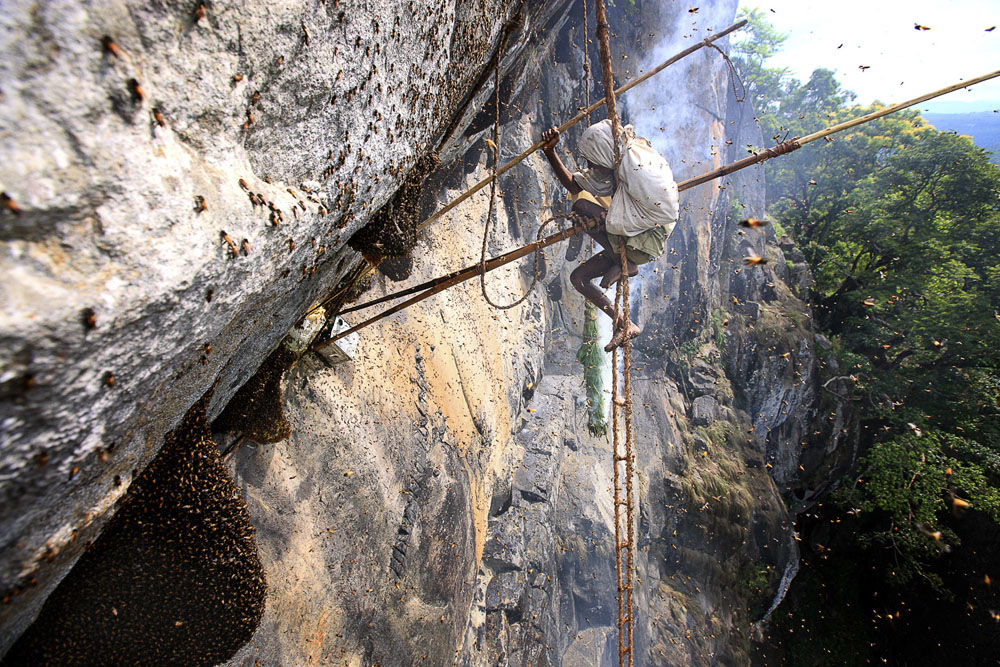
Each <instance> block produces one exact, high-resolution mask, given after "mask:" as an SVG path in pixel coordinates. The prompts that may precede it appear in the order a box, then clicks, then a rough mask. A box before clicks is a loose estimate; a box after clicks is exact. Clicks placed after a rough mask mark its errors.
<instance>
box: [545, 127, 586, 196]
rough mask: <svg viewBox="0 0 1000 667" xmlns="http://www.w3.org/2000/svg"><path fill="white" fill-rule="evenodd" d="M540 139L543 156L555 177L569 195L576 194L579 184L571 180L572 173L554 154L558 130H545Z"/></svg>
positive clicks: (557, 140)
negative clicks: (543, 143) (542, 144)
mask: <svg viewBox="0 0 1000 667" xmlns="http://www.w3.org/2000/svg"><path fill="white" fill-rule="evenodd" d="M542 141H544V142H545V145H544V146H542V152H544V153H545V157H546V158H547V159H548V161H549V164H551V165H552V171H554V172H555V175H556V178H557V179H559V182H560V183H561V184H562V186H563V187H564V188H566V189H567V190H569V193H570V194H571V195H576V194H579V193H580V190H581V188H580V186H579V185H577V184H576V181H574V180H573V174H571V173H569V170H568V169H566V165H564V164H563V163H562V160H560V159H559V156H558V155H556V144H558V143H559V130H557V129H556V128H554V127H553V128H552V129H551V130H546V131H545V132H544V133H542Z"/></svg>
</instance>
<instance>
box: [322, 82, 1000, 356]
mask: <svg viewBox="0 0 1000 667" xmlns="http://www.w3.org/2000/svg"><path fill="white" fill-rule="evenodd" d="M998 76H1000V70H997V71H995V72H990V73H989V74H984V75H983V76H979V77H976V78H974V79H969V80H968V81H963V82H960V83H956V84H954V85H951V86H948V87H946V88H940V89H938V90H935V91H934V92H932V93H927V94H926V95H921V96H920V97H916V98H914V99H912V100H908V101H906V102H901V103H899V104H894V105H892V106H890V107H886V108H884V109H879V110H878V111H873V112H872V113H869V114H865V115H864V116H859V117H858V118H854V119H852V120H848V121H845V122H843V123H839V124H837V125H833V126H831V127H828V128H826V129H823V130H819V131H818V132H813V133H812V134H807V135H806V136H804V137H802V138H800V139H791V140H789V141H785V142H782V143H780V144H778V145H776V146H772V147H771V148H767V149H765V150H763V151H760V152H759V153H757V154H756V155H751V156H749V157H746V158H743V159H742V160H738V161H736V162H732V163H730V164H727V165H726V166H724V167H719V168H718V169H714V170H712V171H710V172H708V173H705V174H702V175H701V176H696V177H694V178H689V179H687V180H685V181H681V182H680V183H678V184H677V190H678V191H679V192H683V191H684V190H688V189H690V188H693V187H695V186H698V185H701V184H702V183H706V182H708V181H711V180H714V179H716V178H719V177H721V176H725V175H727V174H731V173H733V172H734V171H739V170H740V169H744V168H746V167H749V166H750V165H754V164H758V163H760V162H763V161H764V160H767V159H769V158H772V157H776V156H778V155H783V154H785V153H788V152H790V151H793V150H795V149H797V148H800V147H801V146H804V145H805V144H808V143H810V142H812V141H816V140H817V139H822V138H823V137H828V136H830V135H831V134H834V133H835V132H841V131H843V130H847V129H849V128H852V127H856V126H858V125H861V124H862V123H867V122H870V121H873V120H875V119H877V118H882V117H883V116H887V115H889V114H891V113H894V112H896V111H899V110H901V109H905V108H907V107H910V106H913V105H914V104H920V103H921V102H926V101H927V100H930V99H933V98H935V97H940V96H941V95H946V94H947V93H951V92H954V91H956V90H960V89H962V88H966V87H968V86H974V85H976V84H977V83H982V82H983V81H988V80H989V79H994V78H996V77H998ZM582 231H584V228H583V227H581V226H578V225H577V226H573V227H571V228H569V229H565V230H563V231H561V232H556V233H555V234H552V235H551V236H547V237H545V238H544V239H541V240H539V241H535V242H534V243H529V244H528V245H526V246H522V247H520V248H518V249H516V250H512V251H511V252H508V253H506V254H504V255H500V256H499V257H494V258H493V259H491V260H489V261H487V262H486V270H487V271H492V270H493V269H496V268H499V267H501V266H503V265H505V264H509V263H510V262H513V261H515V260H518V259H520V258H522V257H524V256H525V255H528V254H530V253H532V252H533V251H535V250H540V249H542V248H545V247H548V246H550V245H552V244H553V243H558V242H559V241H563V240H565V239H568V238H570V237H571V236H576V235H577V234H579V233H580V232H582ZM480 270H481V267H480V265H479V264H474V265H472V266H468V267H466V268H464V269H462V270H460V271H454V272H452V273H449V274H448V275H446V276H442V277H441V278H435V279H434V280H430V281H427V282H426V283H423V284H422V285H417V286H416V287H410V288H407V289H406V290H403V291H402V292H398V293H396V294H390V295H388V296H385V297H382V298H381V299H376V300H374V301H370V302H368V303H366V304H362V305H361V306H357V307H356V308H353V309H352V310H360V309H361V308H366V307H368V306H373V305H375V304H377V303H383V302H385V301H389V300H391V299H394V298H397V297H400V296H404V295H406V294H412V293H413V292H416V291H419V290H421V289H424V288H426V287H429V288H430V289H428V290H427V291H426V292H424V293H422V294H418V295H417V296H415V297H413V298H412V299H408V300H407V301H404V302H403V303H400V304H398V305H396V306H393V307H392V308H389V309H388V310H385V311H383V312H381V313H379V314H378V315H375V316H374V317H370V318H368V319H367V320H365V321H364V322H362V323H361V324H358V325H356V326H353V327H351V328H350V329H348V330H347V331H344V332H343V333H340V334H337V335H336V336H332V337H331V338H328V339H326V340H324V341H321V342H320V343H316V344H314V345H313V347H314V348H315V347H317V346H322V345H324V344H325V343H327V342H332V341H335V340H337V339H339V338H343V337H344V336H346V335H348V334H351V333H354V332H355V331H357V330H359V329H363V328H365V327H366V326H368V325H369V324H372V323H374V322H377V321H378V320H381V319H382V318H384V317H388V316H389V315H392V314H393V313H398V312H399V311H401V310H403V309H404V308H406V307H407V306H410V305H412V304H414V303H417V302H418V301H423V300H424V299H426V298H427V297H430V296H433V295H435V294H437V293H438V292H441V291H443V290H445V289H448V288H449V287H453V286H454V285H457V284H459V283H462V282H465V281H466V280H470V279H471V278H474V277H476V276H477V275H479V272H480Z"/></svg>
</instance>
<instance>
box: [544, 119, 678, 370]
mask: <svg viewBox="0 0 1000 667" xmlns="http://www.w3.org/2000/svg"><path fill="white" fill-rule="evenodd" d="M621 134H622V136H621V137H620V141H619V145H624V150H623V152H622V158H621V163H620V164H619V165H617V169H615V147H614V143H613V139H612V130H611V121H610V120H602V121H601V122H599V123H595V124H594V125H591V126H590V127H589V128H587V129H586V130H585V131H584V133H583V136H582V137H581V138H580V145H579V152H580V155H581V157H583V158H584V159H585V160H586V161H587V168H586V169H583V170H581V171H577V172H575V173H572V174H571V173H570V172H569V170H568V169H566V166H565V165H563V163H562V160H560V159H559V156H558V155H556V152H555V148H556V144H558V143H559V130H557V129H556V128H552V129H551V130H547V131H546V132H545V133H544V134H543V135H542V140H543V141H544V142H545V144H544V145H543V146H542V150H543V151H544V153H545V157H546V158H548V160H549V163H550V164H551V165H552V170H553V171H554V172H555V175H556V178H557V179H559V182H560V183H561V184H562V185H563V187H564V188H566V189H567V190H568V191H569V193H570V196H571V197H572V198H573V199H574V204H573V210H574V211H575V212H577V213H579V214H580V215H582V216H584V217H587V218H590V219H593V220H597V221H598V222H600V223H602V224H600V225H599V226H597V227H594V228H592V229H591V230H589V231H588V232H587V233H588V234H589V235H590V236H591V237H592V238H593V239H594V240H595V241H597V242H598V243H599V244H600V245H601V247H602V248H603V250H602V251H601V252H600V253H598V254H596V255H594V256H593V257H591V258H590V259H588V260H587V261H586V262H584V263H583V264H581V265H580V266H578V267H577V268H576V269H575V270H574V271H573V273H572V274H571V276H570V280H571V281H572V282H573V287H574V288H576V290H577V291H578V292H580V293H581V294H582V295H583V296H584V297H585V298H586V299H587V300H588V301H590V302H591V303H593V304H594V305H595V306H597V307H598V308H600V309H601V310H602V311H604V313H605V314H606V315H607V316H608V317H610V318H611V321H612V322H614V325H615V333H614V336H613V337H612V339H611V342H610V343H608V345H607V346H606V347H605V348H604V350H605V351H606V352H610V351H611V350H613V349H614V348H615V347H618V346H620V345H622V344H623V343H624V342H625V341H626V340H627V339H631V338H635V337H636V336H638V335H639V327H638V326H637V325H636V324H635V323H634V322H632V321H631V320H629V321H625V318H624V317H623V316H622V315H620V314H619V313H617V312H616V311H615V307H614V305H613V304H612V303H611V301H610V300H609V299H608V297H606V296H605V295H604V294H603V292H602V290H605V289H607V288H608V287H610V286H611V285H613V284H615V283H616V282H617V281H618V280H619V278H621V261H620V260H619V255H618V253H619V252H620V248H621V244H622V243H623V242H624V243H625V254H626V257H627V258H628V270H629V275H630V276H634V275H636V273H638V271H639V265H640V264H645V263H647V262H650V261H652V260H653V259H656V258H657V257H659V256H660V255H661V254H662V253H663V249H664V246H665V245H666V241H667V238H668V237H669V236H670V232H671V231H673V228H674V224H675V223H676V222H677V211H678V201H677V184H676V183H675V182H674V177H673V174H672V173H671V171H670V165H668V164H667V161H666V160H665V159H664V158H663V156H662V155H660V154H659V153H658V152H657V151H656V149H654V148H653V146H652V145H651V144H650V143H649V141H648V140H647V139H645V138H643V137H638V136H636V135H635V132H634V130H633V129H632V126H631V125H626V126H625V127H624V128H622V133H621ZM619 185H620V186H621V187H619ZM609 198H610V202H609V201H608V200H609ZM601 200H603V202H602V201H601ZM597 276H602V278H601V283H600V284H601V288H600V289H598V288H597V287H596V286H595V285H594V283H593V282H591V281H592V280H593V279H594V278H596V277H597Z"/></svg>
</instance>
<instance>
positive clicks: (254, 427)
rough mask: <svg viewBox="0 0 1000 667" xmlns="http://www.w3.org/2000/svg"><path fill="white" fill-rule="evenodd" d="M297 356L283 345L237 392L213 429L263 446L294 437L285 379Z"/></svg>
mask: <svg viewBox="0 0 1000 667" xmlns="http://www.w3.org/2000/svg"><path fill="white" fill-rule="evenodd" d="M296 359H297V356H296V354H295V353H293V352H291V351H289V350H288V349H287V348H286V347H285V346H284V345H279V346H278V347H277V348H276V349H275V350H274V352H272V353H271V355H270V356H269V357H268V358H267V359H265V360H264V363H262V364H261V365H260V368H259V369H257V372H256V373H255V374H254V376H253V377H252V378H250V379H249V380H247V381H246V382H245V383H244V384H243V386H242V387H240V388H239V390H238V391H237V392H236V395H235V396H233V398H232V400H230V401H229V404H228V405H226V407H225V409H224V410H223V411H222V414H221V415H219V417H218V418H217V419H216V420H215V422H214V424H213V426H214V428H215V429H216V430H217V431H230V432H233V433H242V434H243V435H245V436H246V437H247V438H249V439H250V440H253V441H254V442H257V443H260V444H271V443H275V442H280V441H281V440H284V439H285V438H287V437H288V436H290V435H291V434H292V426H291V424H289V423H288V419H287V418H286V417H285V412H284V410H283V409H282V403H281V378H282V377H283V376H284V375H285V371H287V370H288V369H289V368H291V367H292V364H294V363H295V360H296Z"/></svg>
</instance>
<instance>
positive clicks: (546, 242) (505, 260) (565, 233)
mask: <svg viewBox="0 0 1000 667" xmlns="http://www.w3.org/2000/svg"><path fill="white" fill-rule="evenodd" d="M589 224H596V223H589ZM585 229H586V228H585V227H584V226H581V225H574V226H573V227H570V228H569V229H564V230H562V231H561V232H556V233H555V234H551V235H550V236H546V237H545V238H544V239H540V240H538V241H535V242H533V243H529V244H528V245H525V246H521V247H520V248H517V249H516V250H511V251H510V252H508V253H506V254H503V255H500V256H499V257H494V258H493V259H490V260H487V262H486V270H487V271H492V270H493V269H497V268H500V267H501V266H504V265H505V264H510V263H511V262H513V261H516V260H518V259H521V258H522V257H524V256H525V255H530V254H531V253H532V252H534V251H535V250H541V249H542V248H546V247H548V246H550V245H552V244H553V243H559V242H560V241H563V240H565V239H568V238H569V237H571V236H576V235H577V234H579V233H580V232H582V231H584V230H585ZM482 268H483V267H482V264H480V263H479V262H476V263H475V264H473V265H472V266H467V267H465V268H464V269H461V270H460V271H453V272H452V273H449V274H448V275H446V276H442V277H440V278H435V279H434V280H429V281H427V282H426V283H424V284H423V285H417V286H415V287H410V288H408V289H405V290H403V291H402V292H397V293H395V294H390V295H388V296H386V297H383V298H382V299H376V300H375V301H373V302H370V303H368V304H364V305H363V306H359V307H358V308H357V309H355V310H358V309H360V308H361V307H367V306H369V305H374V304H375V303H381V302H383V301H388V300H390V299H395V298H396V297H400V296H404V295H406V294H412V293H413V292H416V291H419V290H421V289H423V288H425V287H429V289H427V290H426V291H425V292H423V293H421V294H418V295H417V296H415V297H413V298H412V299H407V300H406V301H404V302H402V303H399V304H396V305H395V306H393V307H392V308H388V309H386V310H384V311H382V312H381V313H379V314H378V315H375V316H373V317H369V318H368V319H367V320H365V321H364V322H361V323H360V324H356V325H354V326H353V327H351V328H350V329H348V330H347V331H343V332H341V333H339V334H337V335H336V336H331V337H330V338H327V339H325V340H322V341H319V342H317V343H313V345H312V349H316V348H318V347H322V346H323V345H325V344H327V343H331V342H333V341H335V340H339V339H340V338H343V337H344V336H348V335H350V334H352V333H354V332H355V331H358V330H359V329H364V328H365V327H367V326H368V325H369V324H374V323H375V322H378V321H379V320H381V319H382V318H385V317H388V316H389V315H392V314H394V313H398V312H399V311H401V310H403V309H404V308H406V307H408V306H410V305H412V304H414V303H417V302H418V301H423V300H424V299H426V298H428V297H431V296H434V295H435V294H437V293H438V292H442V291H444V290H446V289H448V288H449V287H454V286H455V285H458V284H459V283H463V282H465V281H466V280H471V279H473V278H475V277H476V276H478V275H479V273H480V272H481V271H482Z"/></svg>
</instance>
